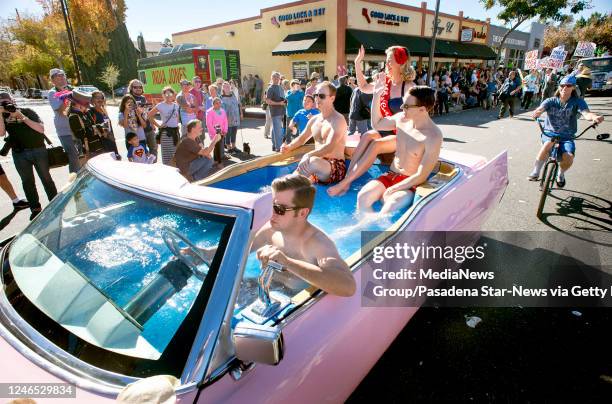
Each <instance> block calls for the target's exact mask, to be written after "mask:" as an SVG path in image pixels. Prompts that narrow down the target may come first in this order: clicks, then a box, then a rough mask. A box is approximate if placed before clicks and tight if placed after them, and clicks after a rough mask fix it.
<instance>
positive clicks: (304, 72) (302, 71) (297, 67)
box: [293, 62, 308, 80]
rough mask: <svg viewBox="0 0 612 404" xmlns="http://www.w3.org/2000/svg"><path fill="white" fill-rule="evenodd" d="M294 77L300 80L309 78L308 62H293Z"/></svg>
mask: <svg viewBox="0 0 612 404" xmlns="http://www.w3.org/2000/svg"><path fill="white" fill-rule="evenodd" d="M293 78H294V79H298V80H302V79H304V80H308V63H307V62H293Z"/></svg>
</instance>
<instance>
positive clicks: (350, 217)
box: [211, 163, 403, 277]
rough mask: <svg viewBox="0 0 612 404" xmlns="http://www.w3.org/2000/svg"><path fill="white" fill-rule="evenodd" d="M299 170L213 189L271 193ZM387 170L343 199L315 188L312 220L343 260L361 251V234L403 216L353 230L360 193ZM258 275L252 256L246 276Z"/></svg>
mask: <svg viewBox="0 0 612 404" xmlns="http://www.w3.org/2000/svg"><path fill="white" fill-rule="evenodd" d="M296 167H297V163H293V164H289V165H285V166H266V167H263V168H258V169H256V170H253V171H250V172H248V173H246V174H243V175H240V176H238V177H233V178H229V179H227V180H223V181H219V182H216V183H214V184H212V185H211V186H212V187H216V188H223V189H233V190H236V191H244V192H254V193H257V192H269V191H270V188H269V185H270V184H271V183H272V181H273V180H274V179H275V178H278V177H282V176H283V175H286V174H290V173H292V172H293V171H294V170H295V168H296ZM387 171H388V166H384V165H378V164H375V165H373V166H372V167H371V168H370V169H369V170H368V172H367V173H366V174H364V175H362V176H361V178H359V179H358V180H357V181H355V182H353V183H352V184H351V188H350V190H349V191H348V192H347V193H346V194H344V195H343V196H340V197H330V196H329V195H328V194H327V188H328V187H329V186H327V185H320V184H317V185H315V187H316V188H317V193H316V197H315V204H314V208H313V211H312V213H311V214H310V216H309V220H310V222H311V223H312V224H314V225H315V226H317V227H319V228H320V229H322V230H323V231H324V232H325V233H326V234H327V235H329V236H330V237H331V238H332V240H334V242H335V243H336V247H337V248H338V251H339V253H340V256H341V257H342V258H344V259H346V258H348V257H349V256H350V255H351V254H353V253H354V252H355V251H357V250H359V247H360V244H361V231H380V230H385V229H387V228H388V227H389V225H390V224H391V223H392V222H393V221H395V220H397V219H398V218H399V217H400V216H401V215H402V213H403V212H397V213H396V214H395V215H393V216H392V217H391V218H386V219H381V220H379V221H375V222H370V223H368V224H367V225H366V226H365V227H363V228H359V229H351V228H352V227H353V226H354V225H355V224H357V223H358V219H357V218H356V217H355V207H356V205H357V193H358V192H359V190H360V189H361V188H362V187H363V186H364V185H365V184H366V183H367V182H368V181H370V180H372V179H374V178H377V177H379V176H380V175H382V174H384V173H386V172H387ZM374 208H375V209H380V205H379V204H378V205H375V206H374ZM259 273H260V267H259V262H258V261H257V259H256V258H255V256H254V254H251V255H250V256H249V259H248V261H247V265H246V268H245V275H246V276H247V277H256V276H258V275H259Z"/></svg>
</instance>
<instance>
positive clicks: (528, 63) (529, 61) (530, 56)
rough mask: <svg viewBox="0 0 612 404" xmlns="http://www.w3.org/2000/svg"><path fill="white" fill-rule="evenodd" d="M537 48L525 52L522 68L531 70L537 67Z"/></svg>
mask: <svg viewBox="0 0 612 404" xmlns="http://www.w3.org/2000/svg"><path fill="white" fill-rule="evenodd" d="M537 61H538V50H537V49H534V50H531V51H529V52H527V53H526V54H525V63H524V67H523V68H524V69H525V70H531V69H536V68H537Z"/></svg>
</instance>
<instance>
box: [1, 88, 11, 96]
mask: <svg viewBox="0 0 612 404" xmlns="http://www.w3.org/2000/svg"><path fill="white" fill-rule="evenodd" d="M0 92H4V93H9V94H11V95H12V94H13V90H11V88H10V87H0Z"/></svg>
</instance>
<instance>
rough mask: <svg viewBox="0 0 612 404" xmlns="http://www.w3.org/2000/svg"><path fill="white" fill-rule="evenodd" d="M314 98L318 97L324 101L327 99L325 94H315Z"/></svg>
mask: <svg viewBox="0 0 612 404" xmlns="http://www.w3.org/2000/svg"><path fill="white" fill-rule="evenodd" d="M313 96H314V97H319V98H320V99H322V100H324V99H325V98H327V94H321V93H316V94H313Z"/></svg>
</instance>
